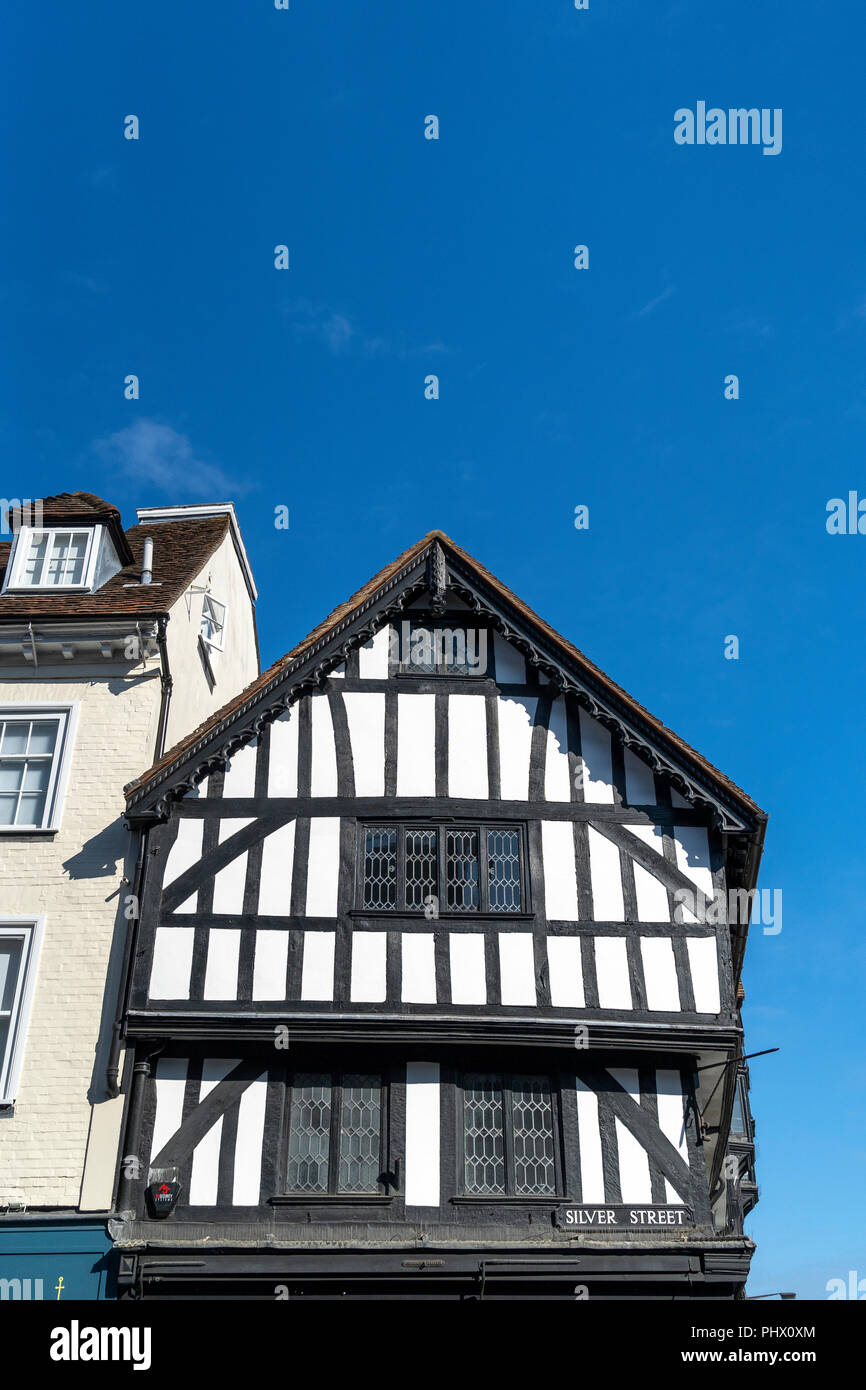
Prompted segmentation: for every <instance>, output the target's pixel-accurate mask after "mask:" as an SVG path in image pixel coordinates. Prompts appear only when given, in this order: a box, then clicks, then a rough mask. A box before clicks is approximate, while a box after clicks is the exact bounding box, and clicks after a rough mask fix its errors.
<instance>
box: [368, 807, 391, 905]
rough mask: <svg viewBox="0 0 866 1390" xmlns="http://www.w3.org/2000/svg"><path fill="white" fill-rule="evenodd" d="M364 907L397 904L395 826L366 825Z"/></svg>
mask: <svg viewBox="0 0 866 1390" xmlns="http://www.w3.org/2000/svg"><path fill="white" fill-rule="evenodd" d="M364 906H365V907H373V908H389V907H396V906H397V829H396V827H395V826H388V825H368V826H367V830H366V835H365V842H364Z"/></svg>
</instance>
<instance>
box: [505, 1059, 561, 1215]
mask: <svg viewBox="0 0 866 1390" xmlns="http://www.w3.org/2000/svg"><path fill="white" fill-rule="evenodd" d="M511 1105H512V1116H513V1121H514V1190H515V1192H555V1191H556V1171H555V1167H554V1161H553V1109H552V1107H551V1103H550V1082H549V1081H548V1080H547V1078H546V1077H543V1076H515V1077H514V1079H513V1081H512V1085H511Z"/></svg>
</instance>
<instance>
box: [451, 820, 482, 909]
mask: <svg viewBox="0 0 866 1390" xmlns="http://www.w3.org/2000/svg"><path fill="white" fill-rule="evenodd" d="M445 869H446V875H447V882H448V898H447V901H448V907H449V910H450V911H451V912H477V910H478V831H477V830H449V831H447V833H446V836H445Z"/></svg>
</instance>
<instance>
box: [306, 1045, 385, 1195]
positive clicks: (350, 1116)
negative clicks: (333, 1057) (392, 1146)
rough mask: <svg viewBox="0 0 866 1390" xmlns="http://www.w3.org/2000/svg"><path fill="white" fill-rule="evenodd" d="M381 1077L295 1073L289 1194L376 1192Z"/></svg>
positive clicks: (380, 1164) (379, 1163)
mask: <svg viewBox="0 0 866 1390" xmlns="http://www.w3.org/2000/svg"><path fill="white" fill-rule="evenodd" d="M383 1112H384V1106H383V1088H382V1078H381V1076H373V1075H367V1074H359V1073H352V1074H346V1075H344V1076H340V1075H333V1074H331V1073H329V1072H328V1073H309V1072H304V1073H298V1074H297V1075H296V1076H295V1077H294V1078H293V1080H292V1084H291V1104H290V1106H289V1142H288V1163H287V1168H286V1188H287V1190H288V1191H289V1192H309V1193H311V1194H314V1193H335V1192H345V1193H352V1192H357V1193H377V1192H379V1191H380V1185H379V1179H380V1176H381V1174H382V1170H383V1167H384V1164H383V1157H382V1147H383V1145H382V1133H383V1123H382V1122H383Z"/></svg>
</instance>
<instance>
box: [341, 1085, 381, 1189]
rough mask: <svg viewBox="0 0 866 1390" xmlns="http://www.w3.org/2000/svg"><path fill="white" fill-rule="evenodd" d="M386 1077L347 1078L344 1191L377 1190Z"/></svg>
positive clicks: (343, 1138) (343, 1113)
mask: <svg viewBox="0 0 866 1390" xmlns="http://www.w3.org/2000/svg"><path fill="white" fill-rule="evenodd" d="M381 1135H382V1080H381V1077H378V1076H356V1075H352V1076H344V1077H343V1112H342V1119H341V1121H340V1177H339V1182H338V1184H337V1187H338V1190H339V1191H340V1192H376V1191H378V1185H379V1174H380V1172H381V1170H382V1165H381V1162H380V1158H381Z"/></svg>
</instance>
